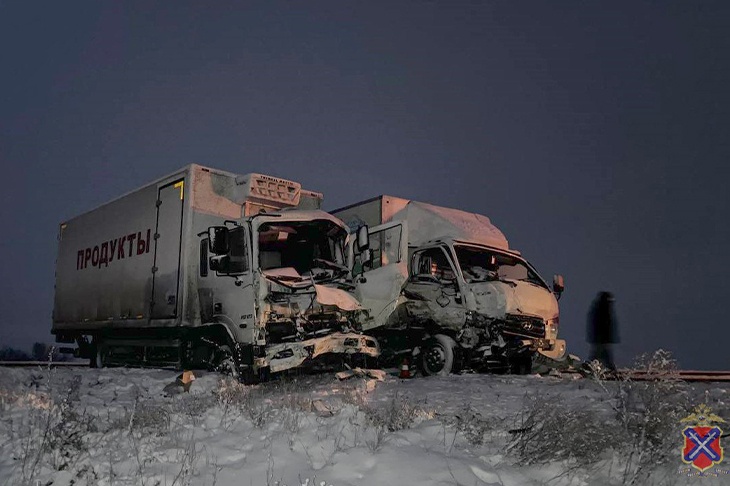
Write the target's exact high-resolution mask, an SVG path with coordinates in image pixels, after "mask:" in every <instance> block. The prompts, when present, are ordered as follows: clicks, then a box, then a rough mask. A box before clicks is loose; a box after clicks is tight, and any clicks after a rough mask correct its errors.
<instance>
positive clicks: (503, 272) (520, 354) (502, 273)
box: [333, 196, 565, 374]
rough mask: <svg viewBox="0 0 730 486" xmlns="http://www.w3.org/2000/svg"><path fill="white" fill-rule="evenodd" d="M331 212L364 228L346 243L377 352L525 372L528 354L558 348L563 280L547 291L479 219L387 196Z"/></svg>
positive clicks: (442, 364)
mask: <svg viewBox="0 0 730 486" xmlns="http://www.w3.org/2000/svg"><path fill="white" fill-rule="evenodd" d="M333 214H335V215H336V216H338V217H339V218H341V219H343V220H344V221H345V222H347V224H348V226H350V229H351V231H356V230H357V229H359V228H364V227H367V228H368V229H367V232H368V233H369V241H367V243H366V244H363V240H364V239H363V238H360V239H359V240H361V241H360V243H361V244H360V245H355V247H354V248H353V250H352V258H353V273H354V275H355V284H356V290H355V295H356V296H357V298H358V300H360V302H362V304H363V306H364V307H365V308H366V309H367V311H368V317H367V319H366V320H365V321H364V323H363V328H364V330H365V331H366V332H368V333H369V334H371V335H373V336H376V337H378V339H379V341H380V342H381V345H382V346H383V348H384V352H385V350H386V349H387V351H388V352H389V353H391V355H392V353H395V354H396V355H402V354H404V353H413V354H415V355H418V356H417V357H418V359H419V361H420V364H421V367H422V369H423V371H424V373H426V374H447V373H449V372H451V371H452V370H454V369H458V368H460V367H462V366H468V367H471V368H473V369H484V370H509V371H513V372H527V371H529V370H530V368H531V363H532V359H533V357H534V355H535V353H541V354H543V355H545V356H546V357H548V358H552V359H560V358H562V356H563V355H564V353H565V342H564V341H563V340H560V339H558V324H559V310H558V302H557V299H558V298H559V296H560V294H561V292H562V291H563V283H562V277H561V276H559V275H556V276H555V277H554V281H553V285H552V288H550V287H549V286H548V284H547V283H546V282H545V281H544V280H543V279H542V277H540V275H539V274H538V273H537V271H536V270H535V269H534V268H533V266H532V265H530V263H529V262H527V261H526V260H525V259H524V258H522V257H521V256H520V254H519V252H517V251H514V250H512V249H510V248H509V246H508V242H507V239H506V238H505V236H504V234H503V233H502V232H501V231H500V230H499V229H497V228H496V227H495V226H494V225H492V224H491V222H490V221H489V219H488V218H486V217H484V216H481V215H478V214H473V213H467V212H464V211H460V210H456V209H450V208H443V207H439V206H433V205H430V204H425V203H420V202H416V201H410V200H407V199H401V198H396V197H391V196H380V197H378V198H375V199H371V200H368V201H364V202H362V203H358V204H355V205H352V206H348V207H346V208H342V209H339V210H337V211H334V212H333ZM360 231H362V230H360ZM364 246H366V248H365V247H364Z"/></svg>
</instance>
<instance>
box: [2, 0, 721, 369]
mask: <svg viewBox="0 0 730 486" xmlns="http://www.w3.org/2000/svg"><path fill="white" fill-rule="evenodd" d="M153 3H154V5H153ZM0 45H1V47H0V66H1V69H2V75H0V163H1V164H2V165H1V166H2V169H3V175H4V179H3V190H2V193H1V194H2V195H1V196H0V197H2V212H1V213H0V215H1V218H2V219H1V220H0V221H1V224H2V228H3V231H4V237H3V238H2V239H1V240H0V242H1V243H0V244H1V245H2V246H1V248H2V252H0V269H1V272H2V278H1V279H0V345H12V346H16V347H23V348H25V349H27V350H29V349H30V346H31V345H32V343H33V342H34V341H46V342H52V336H51V335H50V327H51V309H52V302H53V285H54V263H55V259H56V251H57V241H56V236H57V231H58V225H59V223H60V222H62V221H63V220H65V219H69V218H71V217H73V216H76V215H78V214H80V213H82V212H84V211H87V210H90V209H93V208H94V207H96V206H97V205H99V204H101V203H104V202H106V201H108V200H110V199H112V198H115V197H117V196H119V195H121V194H123V193H125V192H128V191H130V190H133V189H135V188H137V187H139V186H142V185H144V184H146V183H148V182H150V181H152V180H153V179H155V178H158V177H161V176H163V175H165V174H167V173H169V172H172V171H173V170H175V169H177V168H179V167H182V166H184V165H186V164H189V163H191V162H195V163H200V164H203V165H208V166H211V167H215V168H220V169H225V170H229V171H233V172H237V173H248V172H261V173H265V174H270V175H274V176H279V177H283V178H286V179H291V180H295V181H298V182H301V183H302V185H303V186H304V187H305V188H307V189H312V190H317V191H321V192H323V193H324V195H325V208H326V209H335V208H338V207H341V206H344V205H347V204H350V203H353V202H356V201H359V200H362V199H365V198H369V197H373V196H376V195H379V194H389V195H394V196H400V197H405V198H410V199H415V200H420V201H425V202H430V203H434V204H438V205H443V206H449V207H455V208H459V209H464V210H467V211H472V212H477V213H481V214H484V215H486V216H488V217H489V218H491V220H492V222H493V223H494V224H495V225H497V226H498V227H499V228H500V229H502V231H503V232H504V233H505V234H506V236H507V238H508V240H509V242H510V245H511V246H513V247H514V248H516V249H518V250H520V251H521V252H522V253H523V255H524V256H525V257H526V258H527V259H528V260H530V261H531V262H532V263H533V264H534V265H535V266H536V267H537V269H538V271H539V272H540V273H541V274H542V276H543V277H544V278H545V279H547V280H549V281H550V280H552V275H553V274H554V273H562V274H563V275H564V276H565V283H566V290H565V293H564V295H563V298H562V299H561V300H560V309H561V318H560V324H561V328H560V334H561V336H562V337H563V338H565V339H566V340H567V341H568V347H569V351H570V352H572V353H574V354H577V355H579V356H583V357H586V355H587V345H586V343H585V321H586V313H587V311H588V307H589V305H590V303H591V301H592V299H593V298H594V296H595V294H596V293H597V292H598V291H600V290H610V291H612V292H613V293H614V294H615V296H616V310H617V314H618V320H619V327H620V334H621V344H620V345H619V346H618V350H617V360H618V364H619V365H626V364H629V363H630V362H631V361H632V359H633V357H634V356H635V355H637V354H638V353H642V352H649V351H652V350H654V349H657V348H664V349H668V350H670V351H672V352H673V354H674V355H675V357H677V358H678V359H679V361H680V365H681V367H683V368H685V369H696V368H706V369H723V370H727V369H730V351H728V347H730V294H729V293H730V284H729V282H730V256H728V248H729V247H730V245H729V244H728V241H729V240H730V196H728V194H729V192H728V189H727V187H726V186H727V184H728V182H730V177H729V176H730V167H729V166H728V164H729V163H730V141H729V140H730V2H727V1H718V2H712V1H681V2H669V1H661V2H642V1H635V0H634V1H628V2H616V1H611V2H608V1H606V2H578V1H575V2H570V1H565V2H547V1H545V2H522V1H503V2H457V1H449V2H441V3H435V2H392V1H388V2H374V1H368V2H342V1H333V2H273V1H264V2H230V3H229V2H223V1H220V2H218V1H216V2H188V1H174V2H166V3H162V2H142V1H136V2H133V1H124V2H111V1H71V2H59V1H35V2H27V1H21V0H17V1H7V0H0Z"/></svg>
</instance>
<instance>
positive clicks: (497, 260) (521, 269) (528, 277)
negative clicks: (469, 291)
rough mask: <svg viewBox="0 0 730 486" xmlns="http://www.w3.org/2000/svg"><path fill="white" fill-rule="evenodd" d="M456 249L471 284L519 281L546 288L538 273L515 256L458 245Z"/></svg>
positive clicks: (462, 269) (465, 275) (466, 277)
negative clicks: (489, 281) (493, 281)
mask: <svg viewBox="0 0 730 486" xmlns="http://www.w3.org/2000/svg"><path fill="white" fill-rule="evenodd" d="M454 249H455V250H456V257H457V258H458V260H459V265H460V266H461V271H462V272H463V273H464V279H465V280H466V281H467V282H469V283H471V282H484V281H487V280H518V281H523V282H529V283H531V284H534V285H539V286H540V287H545V283H544V282H543V281H542V279H541V278H540V277H539V276H538V275H537V273H535V271H534V270H532V268H530V267H529V266H528V265H527V264H526V263H525V262H524V260H522V259H520V258H517V257H515V256H513V255H508V254H506V253H500V252H497V251H490V250H487V249H482V248H475V247H471V246H461V245H456V246H455V247H454ZM545 288H547V287H545Z"/></svg>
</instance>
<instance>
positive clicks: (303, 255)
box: [258, 220, 347, 277]
mask: <svg viewBox="0 0 730 486" xmlns="http://www.w3.org/2000/svg"><path fill="white" fill-rule="evenodd" d="M346 235H347V232H346V231H345V229H344V228H341V227H340V226H338V225H337V224H335V223H334V222H332V221H328V220H321V221H281V222H280V221H276V222H271V223H264V224H262V225H261V226H260V227H259V236H258V243H259V245H258V246H259V268H261V270H270V269H276V268H293V269H294V270H296V271H297V273H298V274H299V275H301V276H310V275H312V276H315V277H316V276H330V277H334V276H336V274H339V273H341V272H342V271H344V272H347V268H346V267H345V259H344V251H343V248H344V241H345V236H346ZM322 274H327V275H322Z"/></svg>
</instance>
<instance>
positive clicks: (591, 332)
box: [587, 291, 619, 371]
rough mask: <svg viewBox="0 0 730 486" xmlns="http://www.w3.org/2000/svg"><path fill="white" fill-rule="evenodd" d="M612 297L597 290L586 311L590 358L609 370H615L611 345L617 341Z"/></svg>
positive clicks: (609, 293)
mask: <svg viewBox="0 0 730 486" xmlns="http://www.w3.org/2000/svg"><path fill="white" fill-rule="evenodd" d="M613 303H614V298H613V294H611V292H606V291H602V292H599V293H598V295H597V296H596V298H595V299H594V300H593V304H592V305H591V309H590V311H589V312H588V329H587V331H588V333H587V334H588V342H589V343H590V344H591V359H590V361H593V360H598V361H599V362H600V363H601V364H602V365H603V366H605V367H606V368H608V369H609V370H611V371H616V365H615V364H614V362H613V350H612V349H611V348H612V345H613V344H614V343H617V342H619V338H618V329H617V325H616V316H615V314H614V310H613Z"/></svg>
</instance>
